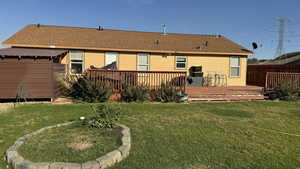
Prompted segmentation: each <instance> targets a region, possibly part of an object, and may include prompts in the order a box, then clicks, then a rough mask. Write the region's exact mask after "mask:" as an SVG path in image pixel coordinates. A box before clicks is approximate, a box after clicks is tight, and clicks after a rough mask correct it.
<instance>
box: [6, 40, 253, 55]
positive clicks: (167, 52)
mask: <svg viewBox="0 0 300 169" xmlns="http://www.w3.org/2000/svg"><path fill="white" fill-rule="evenodd" d="M2 46H4V47H29V48H47V49H49V48H51V49H53V48H55V49H78V50H98V51H119V52H150V53H166V54H195V55H196V54H200V55H204V54H206V55H241V56H250V55H253V54H254V53H253V52H207V51H199V52H195V51H175V50H142V49H117V48H92V47H74V46H73V47H71V46H56V45H50V46H47V45H27V44H10V43H5V42H3V43H2Z"/></svg>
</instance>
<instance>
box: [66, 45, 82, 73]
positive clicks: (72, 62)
mask: <svg viewBox="0 0 300 169" xmlns="http://www.w3.org/2000/svg"><path fill="white" fill-rule="evenodd" d="M73 52H82V59H81V60H77V62H74V61H72V60H76V59H72V53H73ZM84 58H85V52H84V51H82V50H71V51H70V52H69V61H70V73H71V74H79V75H81V74H83V72H84ZM72 64H81V66H82V68H81V70H82V72H81V73H73V72H72Z"/></svg>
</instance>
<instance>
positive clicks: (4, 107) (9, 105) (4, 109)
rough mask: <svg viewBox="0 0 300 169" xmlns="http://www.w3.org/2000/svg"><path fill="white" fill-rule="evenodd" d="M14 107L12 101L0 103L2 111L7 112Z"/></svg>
mask: <svg viewBox="0 0 300 169" xmlns="http://www.w3.org/2000/svg"><path fill="white" fill-rule="evenodd" d="M13 107H14V105H13V104H11V103H0V113H2V112H5V111H7V110H9V109H10V108H13Z"/></svg>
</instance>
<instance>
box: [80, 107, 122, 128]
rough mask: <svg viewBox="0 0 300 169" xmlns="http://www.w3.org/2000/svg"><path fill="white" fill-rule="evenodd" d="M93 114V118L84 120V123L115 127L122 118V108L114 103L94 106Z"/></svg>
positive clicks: (99, 126) (92, 126)
mask: <svg viewBox="0 0 300 169" xmlns="http://www.w3.org/2000/svg"><path fill="white" fill-rule="evenodd" d="M92 109H93V112H92V113H93V114H94V116H92V117H91V118H87V119H85V120H84V121H83V123H82V124H83V125H87V126H89V127H91V128H113V127H114V126H115V125H116V122H117V121H119V119H120V113H121V108H120V107H118V106H115V105H114V106H112V105H106V104H105V105H98V106H92Z"/></svg>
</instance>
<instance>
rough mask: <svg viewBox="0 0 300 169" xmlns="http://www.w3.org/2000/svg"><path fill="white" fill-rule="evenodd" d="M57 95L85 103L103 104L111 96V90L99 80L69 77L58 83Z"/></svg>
mask: <svg viewBox="0 0 300 169" xmlns="http://www.w3.org/2000/svg"><path fill="white" fill-rule="evenodd" d="M59 93H60V94H61V95H63V96H66V97H72V98H74V99H78V100H81V101H85V102H105V101H107V100H108V99H109V97H110V96H111V94H112V89H111V88H110V87H108V85H107V83H104V82H102V81H101V80H96V79H91V78H88V77H86V76H76V75H70V76H67V77H66V78H64V79H63V80H62V81H61V82H60V87H59Z"/></svg>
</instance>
